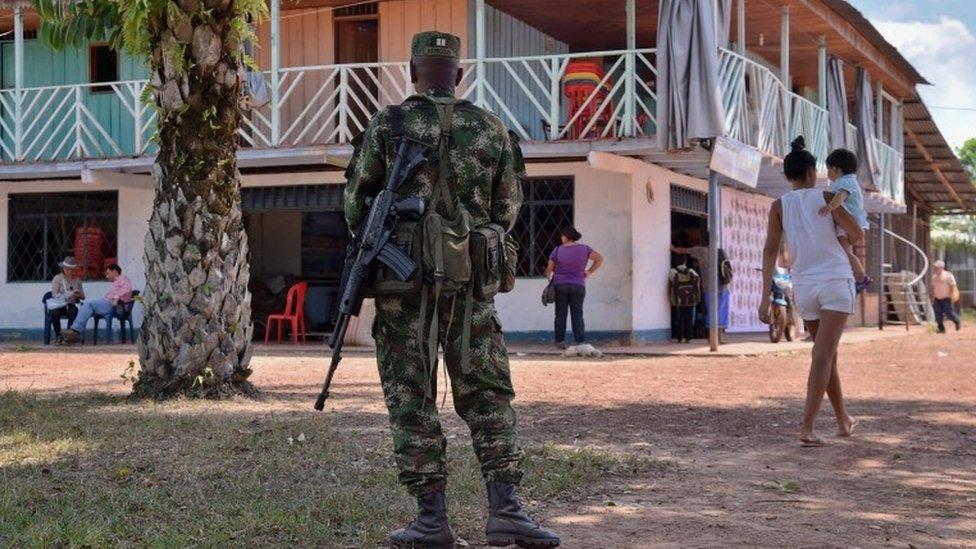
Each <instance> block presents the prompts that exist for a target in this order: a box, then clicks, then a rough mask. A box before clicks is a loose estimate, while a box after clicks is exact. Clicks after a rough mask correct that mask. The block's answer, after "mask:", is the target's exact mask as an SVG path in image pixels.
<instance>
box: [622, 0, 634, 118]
mask: <svg viewBox="0 0 976 549" xmlns="http://www.w3.org/2000/svg"><path fill="white" fill-rule="evenodd" d="M626 11H627V57H626V69H625V71H626V76H625V80H624V86H625V92H624V94H625V96H626V100H625V102H624V123H623V128H622V129H623V134H624V135H625V136H627V137H633V136H635V135H636V133H637V132H636V131H635V127H636V122H635V121H634V116H635V114H636V113H635V112H634V111H635V110H636V108H637V98H636V94H637V86H636V78H637V70H636V69H637V67H636V57H635V56H636V55H637V54H636V53H635V50H637V0H627V6H626Z"/></svg>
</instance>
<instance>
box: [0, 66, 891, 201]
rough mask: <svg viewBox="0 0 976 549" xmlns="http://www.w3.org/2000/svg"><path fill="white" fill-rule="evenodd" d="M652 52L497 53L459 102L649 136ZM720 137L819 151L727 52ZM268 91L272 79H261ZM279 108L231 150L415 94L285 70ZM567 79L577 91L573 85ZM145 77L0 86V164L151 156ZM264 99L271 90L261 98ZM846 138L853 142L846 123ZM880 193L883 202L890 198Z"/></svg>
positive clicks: (511, 118)
mask: <svg viewBox="0 0 976 549" xmlns="http://www.w3.org/2000/svg"><path fill="white" fill-rule="evenodd" d="M655 53H656V50H654V49H638V50H615V51H601V52H586V53H572V54H558V55H539V56H523V57H497V58H488V59H485V60H484V61H483V62H482V64H481V65H480V66H481V67H483V70H484V74H478V67H479V64H478V63H476V62H475V61H474V60H465V61H463V62H462V67H463V68H464V78H463V80H462V82H461V85H460V88H459V95H460V97H462V98H465V99H468V100H470V101H473V102H475V103H478V102H479V100H480V102H481V105H480V106H482V107H485V108H487V109H489V110H491V111H493V112H495V113H496V114H498V116H499V117H501V118H502V120H503V122H504V123H505V124H506V125H507V126H508V127H510V128H512V129H513V130H514V131H515V132H516V133H517V134H518V135H519V137H521V138H522V139H525V140H550V141H556V140H584V139H601V138H625V137H639V136H643V135H652V134H653V133H654V132H655V130H656V120H655V115H656V108H657V105H656V102H657V94H656V84H655V81H656V78H657V72H656V69H655V60H654V55H655ZM719 76H720V86H721V92H722V100H723V103H724V106H725V110H726V126H727V128H728V135H729V136H730V137H732V138H734V139H737V140H739V141H741V142H743V143H746V144H748V145H751V146H754V147H756V148H757V149H759V150H760V151H762V152H764V153H766V154H769V155H772V156H776V157H780V158H782V157H783V156H785V155H786V153H787V152H789V144H790V141H792V139H793V138H794V137H796V136H797V135H803V136H805V137H806V140H807V146H808V148H809V150H810V151H811V152H812V153H813V154H814V155H815V156H816V157H817V158H818V159H819V160H820V162H821V168H822V167H823V165H822V163H823V160H824V159H825V158H826V156H827V152H828V150H827V149H828V139H827V132H828V123H827V112H826V111H825V110H824V109H823V108H821V107H820V106H818V105H816V104H815V103H813V102H811V101H809V100H808V99H806V98H804V97H802V96H799V95H797V94H795V93H792V92H790V91H789V90H788V89H787V88H786V87H785V86H784V85H783V83H782V82H781V81H780V80H779V78H778V77H777V75H776V74H775V73H774V72H773V71H771V70H769V69H768V68H766V67H764V66H762V65H761V64H759V63H756V62H755V61H752V60H750V59H748V58H746V57H743V56H741V55H739V54H737V53H734V52H732V51H729V50H724V49H723V50H722V51H721V52H720V68H719ZM263 77H264V78H265V82H266V84H267V85H268V88H269V89H270V86H271V75H270V73H263ZM278 80H279V84H278V90H277V91H278V93H277V97H278V100H277V102H276V103H273V104H272V103H271V102H270V101H269V102H267V103H266V104H265V105H261V106H257V107H255V108H252V109H250V110H248V111H246V112H245V114H244V120H243V123H242V125H241V128H240V135H241V143H242V145H243V146H245V147H252V148H279V147H301V146H308V145H337V144H339V145H341V144H346V143H349V142H350V141H351V140H352V138H353V137H354V136H355V135H356V134H358V133H359V132H360V131H362V130H363V129H364V128H365V127H366V124H367V123H368V122H369V119H370V117H371V116H372V115H373V114H374V113H375V112H376V111H377V110H379V109H381V108H383V107H384V106H387V105H390V104H395V103H400V102H401V101H403V100H404V99H405V98H406V97H408V96H409V95H411V94H413V93H414V89H413V85H412V84H411V83H410V78H409V66H408V64H407V63H405V62H403V63H363V64H343V65H318V66H308V67H291V68H285V69H282V70H281V71H280V73H279V79H278ZM574 82H575V83H576V84H577V85H573V84H574ZM145 85H146V81H144V80H142V81H140V80H133V81H125V82H115V83H111V84H101V85H95V84H78V85H67V86H50V87H37V88H25V89H22V90H21V91H20V93H19V95H18V93H17V91H16V90H11V89H6V90H0V161H2V162H49V161H64V160H73V159H89V158H110V157H135V156H142V155H146V154H153V153H154V152H155V144H153V143H152V142H151V140H150V136H151V135H152V133H153V131H154V129H155V127H154V125H155V112H154V110H153V109H152V108H150V106H149V105H146V104H143V103H142V102H141V98H140V96H141V91H142V89H143V88H144V87H145ZM269 95H271V96H272V97H274V96H275V94H269ZM848 132H849V133H851V132H853V134H852V135H850V136H849V142H852V143H856V139H854V138H855V137H856V129H854V127H853V125H850V126H849V128H848ZM878 151H879V156H880V158H881V163H882V166H883V170H884V175H883V185H882V188H883V189H884V192H885V193H886V194H888V196H890V197H891V198H893V199H896V200H899V201H900V200H901V197H902V195H903V187H904V185H903V175H902V158H901V155H900V154H899V152H898V151H896V150H894V149H892V148H891V147H889V146H888V145H884V144H881V143H879V144H878ZM889 193H890V194H889Z"/></svg>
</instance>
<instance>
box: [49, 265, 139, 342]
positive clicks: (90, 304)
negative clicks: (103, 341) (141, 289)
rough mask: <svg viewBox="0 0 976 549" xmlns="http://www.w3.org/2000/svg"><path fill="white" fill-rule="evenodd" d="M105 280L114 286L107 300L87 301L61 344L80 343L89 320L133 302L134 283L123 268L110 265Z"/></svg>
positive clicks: (107, 293)
mask: <svg viewBox="0 0 976 549" xmlns="http://www.w3.org/2000/svg"><path fill="white" fill-rule="evenodd" d="M105 278H107V279H108V281H109V282H111V283H112V286H111V287H109V289H108V291H107V292H105V298H104V299H92V300H89V301H86V302H85V304H84V305H82V306H81V309H80V310H79V311H78V317H77V318H75V321H74V322H73V323H72V324H71V327H70V328H68V329H67V330H65V331H64V334H63V335H62V336H61V340H60V343H62V344H64V345H71V344H73V343H78V342H80V341H81V332H82V331H83V330H84V329H85V325H86V324H88V319H89V318H91V317H93V316H95V315H98V316H106V315H108V314H109V313H111V312H112V309H114V308H115V306H116V305H118V304H119V303H128V302H130V301H132V283H131V282H129V279H128V278H126V277H125V276H123V275H122V267H119V266H118V265H115V264H112V265H109V266H108V267H107V268H106V269H105Z"/></svg>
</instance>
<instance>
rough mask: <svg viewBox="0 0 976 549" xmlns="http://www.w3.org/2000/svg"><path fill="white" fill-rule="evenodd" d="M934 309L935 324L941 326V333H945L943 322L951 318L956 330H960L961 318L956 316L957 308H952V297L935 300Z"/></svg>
mask: <svg viewBox="0 0 976 549" xmlns="http://www.w3.org/2000/svg"><path fill="white" fill-rule="evenodd" d="M932 307H933V308H934V309H935V323H936V324H938V325H939V332H944V331H945V324H943V322H942V321H943V320H944V319H945V317H949V320H951V321H952V322H953V323H954V324H955V325H956V328H957V329H958V328H959V317H958V316H956V308H955V307H953V306H952V298H951V297H947V298H945V299H935V300H933V301H932Z"/></svg>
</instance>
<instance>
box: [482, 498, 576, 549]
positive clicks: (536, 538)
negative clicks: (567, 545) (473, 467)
mask: <svg viewBox="0 0 976 549" xmlns="http://www.w3.org/2000/svg"><path fill="white" fill-rule="evenodd" d="M488 506H489V515H488V526H487V527H485V536H486V537H487V538H488V545H491V546H493V547H504V546H506V545H518V546H519V547H528V548H531V549H542V548H545V547H557V546H558V545H559V536H557V535H556V534H555V533H553V532H552V531H550V530H546V529H545V528H543V527H542V526H540V525H539V523H538V522H535V521H534V520H532V519H531V518H529V515H527V514H526V513H525V511H523V510H522V503H521V502H519V499H518V495H516V494H515V485H514V484H508V483H505V482H489V483H488Z"/></svg>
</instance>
